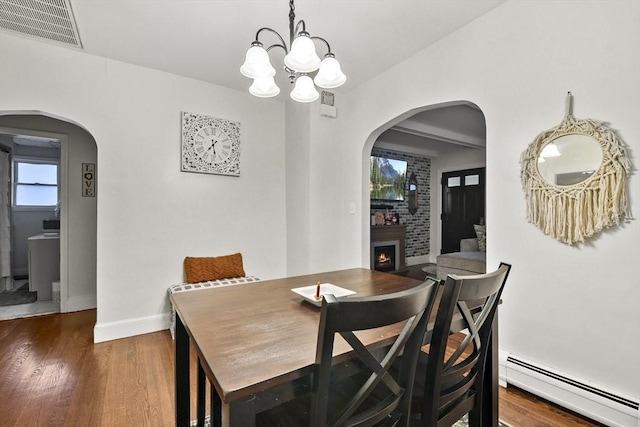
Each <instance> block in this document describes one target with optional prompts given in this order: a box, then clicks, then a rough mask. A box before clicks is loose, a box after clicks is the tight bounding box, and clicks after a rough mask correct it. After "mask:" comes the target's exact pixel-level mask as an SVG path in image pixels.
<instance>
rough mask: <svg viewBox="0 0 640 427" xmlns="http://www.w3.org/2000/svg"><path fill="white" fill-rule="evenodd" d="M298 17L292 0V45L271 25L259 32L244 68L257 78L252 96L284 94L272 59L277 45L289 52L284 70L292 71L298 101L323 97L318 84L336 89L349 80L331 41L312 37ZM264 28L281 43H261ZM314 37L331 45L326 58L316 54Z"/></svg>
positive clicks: (242, 70)
mask: <svg viewBox="0 0 640 427" xmlns="http://www.w3.org/2000/svg"><path fill="white" fill-rule="evenodd" d="M295 19H296V14H295V6H294V4H293V0H289V46H290V48H287V44H286V43H285V41H284V39H283V38H282V36H281V35H280V34H278V32H277V31H275V30H273V29H271V28H268V27H263V28H260V29H259V30H258V32H257V33H256V40H255V41H254V42H253V43H251V47H250V48H249V50H248V51H247V56H246V58H245V61H244V64H242V67H240V72H241V73H242V74H243V75H244V76H246V77H249V78H252V79H253V84H252V85H251V87H249V92H250V93H251V94H252V95H254V96H257V97H260V98H269V97H272V96H276V95H278V94H279V93H280V88H279V87H278V86H277V85H276V83H275V81H274V79H273V77H274V76H275V74H276V70H275V68H273V66H272V65H271V62H270V61H269V51H270V50H271V49H273V48H276V47H279V48H282V49H283V50H284V52H285V57H284V70H285V72H287V73H288V74H289V81H290V82H291V83H292V84H293V83H295V86H294V87H293V90H292V91H291V94H290V96H291V99H293V100H294V101H298V102H312V101H315V100H316V99H318V97H319V94H318V91H317V90H316V88H315V86H318V87H320V88H324V89H332V88H336V87H339V86H342V85H343V84H344V82H345V81H347V77H346V76H345V75H344V73H343V72H342V70H341V69H340V63H339V62H338V60H337V59H336V58H335V55H334V54H333V53H332V52H331V46H329V43H328V42H327V41H326V40H325V39H323V38H322V37H316V36H314V37H312V36H311V35H310V34H309V33H308V32H307V31H306V28H305V23H304V21H303V20H302V19H301V20H300V21H298V23H297V24H294V21H295ZM263 31H267V32H270V33H273V34H275V36H276V37H277V38H278V39H279V41H280V43H275V44H272V45H271V46H269V47H267V48H266V49H265V48H264V47H263V45H262V43H261V42H260V34H261V33H262V32H263ZM314 40H319V41H321V42H322V43H324V44H325V45H326V46H327V53H326V54H325V55H324V59H323V60H322V61H320V58H319V57H318V54H317V53H316V47H315V43H314V42H313V41H314ZM316 71H317V72H316ZM314 72H316V75H315V77H314V78H313V80H312V79H311V74H312V73H314ZM314 83H315V85H314Z"/></svg>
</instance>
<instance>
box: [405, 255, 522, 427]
mask: <svg viewBox="0 0 640 427" xmlns="http://www.w3.org/2000/svg"><path fill="white" fill-rule="evenodd" d="M510 269H511V265H509V264H505V263H501V264H500V266H499V268H498V269H497V270H496V271H493V272H490V273H486V274H480V275H474V276H457V275H453V274H450V275H448V276H447V278H446V280H445V282H444V289H443V291H442V296H441V299H440V302H439V304H438V310H437V314H436V320H435V323H434V325H433V330H432V331H431V338H430V341H429V346H428V355H426V354H424V353H423V354H421V355H420V360H419V362H418V367H417V368H416V386H415V388H414V397H415V399H414V400H415V401H417V405H416V402H415V401H414V407H413V408H412V414H411V423H410V425H411V426H414V425H415V426H424V427H426V426H429V427H434V426H438V427H440V426H451V425H453V424H454V423H455V422H456V421H458V420H459V419H460V418H461V417H462V416H463V415H464V414H467V413H468V414H469V421H470V425H480V424H479V421H480V420H481V419H482V418H481V417H482V409H483V408H482V405H481V404H479V403H480V402H482V401H483V400H482V392H483V387H484V384H483V379H484V367H485V365H486V363H489V362H488V361H487V354H488V351H487V350H488V348H489V340H490V338H491V331H492V323H493V319H494V316H495V313H496V310H497V307H498V304H499V302H500V295H501V293H502V290H503V288H504V285H505V283H506V280H507V277H508V275H509V271H510ZM465 329H466V332H468V334H467V335H466V336H465V337H464V339H462V340H461V342H460V343H459V345H458V346H457V347H454V348H451V343H449V347H447V343H448V341H449V336H450V332H451V331H460V330H465ZM424 359H426V361H424ZM418 396H420V397H418Z"/></svg>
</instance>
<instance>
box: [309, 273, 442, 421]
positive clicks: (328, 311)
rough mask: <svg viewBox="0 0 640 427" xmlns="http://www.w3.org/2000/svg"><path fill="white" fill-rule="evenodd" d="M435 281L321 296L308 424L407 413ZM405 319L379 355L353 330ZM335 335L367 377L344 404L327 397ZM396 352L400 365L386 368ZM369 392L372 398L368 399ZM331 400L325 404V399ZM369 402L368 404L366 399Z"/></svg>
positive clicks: (395, 417)
mask: <svg viewBox="0 0 640 427" xmlns="http://www.w3.org/2000/svg"><path fill="white" fill-rule="evenodd" d="M438 284H439V282H438V281H436V280H434V279H428V280H427V281H425V282H424V283H422V284H421V285H418V286H416V287H415V288H411V289H408V290H405V291H401V292H396V293H392V294H387V295H378V296H367V297H353V298H351V297H350V298H344V299H341V300H338V299H336V298H335V297H334V296H333V295H325V298H324V301H323V303H322V311H321V315H320V328H319V331H318V343H317V351H316V364H315V371H314V376H313V382H312V398H311V402H312V408H311V423H310V425H312V426H323V427H324V426H343V425H349V426H371V425H375V424H378V423H380V422H383V423H386V422H387V421H390V420H391V419H393V420H394V422H395V421H398V420H400V419H401V418H402V416H403V415H405V417H404V418H405V420H406V419H407V418H406V415H407V414H408V410H409V407H410V400H411V391H412V385H413V379H414V374H415V366H416V363H417V358H418V353H419V352H420V347H421V345H422V338H423V336H424V333H425V331H426V327H427V323H428V319H429V315H430V313H431V308H432V307H433V303H434V300H435V295H436V293H437V288H438ZM403 321H406V323H405V325H404V328H403V329H402V331H401V333H400V334H399V335H398V337H397V338H396V339H395V342H394V343H393V344H392V345H391V347H389V348H388V350H386V353H385V354H384V355H383V356H380V355H374V354H373V353H372V352H371V351H370V350H369V349H368V348H366V347H365V346H364V345H363V344H362V342H361V341H360V340H359V339H358V337H357V335H356V333H355V332H357V331H363V330H368V329H374V328H378V327H381V326H386V325H392V324H395V323H398V322H403ZM337 335H340V336H342V338H344V340H345V341H346V342H347V343H348V344H349V345H350V346H351V348H353V351H354V354H355V356H357V358H354V359H353V360H350V362H349V363H358V362H357V361H358V360H359V362H361V363H362V365H363V366H364V367H365V369H367V370H366V373H367V375H368V376H365V377H366V380H365V381H364V382H363V383H358V385H359V388H358V389H356V390H355V391H354V392H353V393H352V394H350V395H349V397H350V398H349V399H346V400H348V401H347V402H346V403H345V402H344V401H341V402H340V403H341V405H340V406H339V407H336V406H333V400H332V399H331V393H332V387H331V383H332V382H334V384H335V380H336V379H335V378H333V379H332V370H333V369H332V364H333V357H332V354H333V348H334V342H335V338H336V336H337ZM400 354H403V357H402V359H401V360H400V369H399V370H398V371H396V370H395V369H394V370H390V368H391V366H392V365H393V363H394V361H395V360H396V359H397V358H398V356H399V355H400ZM374 390H375V394H374ZM374 396H375V398H374ZM330 401H331V402H332V404H330V403H329V402H330ZM372 401H373V402H375V403H374V404H371V402H372Z"/></svg>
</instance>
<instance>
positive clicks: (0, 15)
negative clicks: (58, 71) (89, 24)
mask: <svg viewBox="0 0 640 427" xmlns="http://www.w3.org/2000/svg"><path fill="white" fill-rule="evenodd" d="M70 1H71V0H1V1H0V28H3V29H5V30H9V31H13V32H16V33H20V34H24V35H27V36H30V37H36V38H39V39H47V40H51V41H54V42H56V43H62V44H64V45H67V46H74V47H79V48H81V47H82V43H81V42H80V36H79V35H78V29H77V27H76V22H75V18H74V17H73V11H72V10H71V4H70Z"/></svg>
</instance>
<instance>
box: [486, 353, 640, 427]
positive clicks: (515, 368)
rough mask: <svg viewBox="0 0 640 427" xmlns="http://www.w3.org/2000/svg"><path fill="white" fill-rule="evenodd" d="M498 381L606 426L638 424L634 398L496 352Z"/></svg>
mask: <svg viewBox="0 0 640 427" xmlns="http://www.w3.org/2000/svg"><path fill="white" fill-rule="evenodd" d="M499 364H500V366H499V377H500V385H503V386H506V385H507V384H511V385H514V386H516V387H519V388H521V389H523V390H526V391H528V392H530V393H533V394H535V395H537V396H540V397H542V398H544V399H546V400H549V401H551V402H554V403H556V404H558V405H560V406H562V407H565V408H568V409H570V410H572V411H574V412H577V413H579V414H582V415H584V416H586V417H588V418H590V419H593V420H596V421H598V422H601V423H604V424H606V425H608V426H620V427H633V426H640V404H639V402H638V400H639V399H638V398H637V397H635V398H633V397H629V396H624V395H622V394H621V393H618V392H616V391H613V390H606V389H605V388H603V387H599V386H598V385H595V384H593V383H592V382H590V381H586V380H583V379H579V378H575V377H571V376H569V375H567V374H565V373H562V372H559V371H557V370H554V369H551V368H548V367H544V366H541V365H540V364H538V363H536V362H533V361H529V360H525V359H522V358H521V357H520V356H516V355H513V354H509V353H506V352H502V351H501V352H500V357H499Z"/></svg>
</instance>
